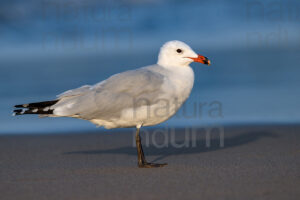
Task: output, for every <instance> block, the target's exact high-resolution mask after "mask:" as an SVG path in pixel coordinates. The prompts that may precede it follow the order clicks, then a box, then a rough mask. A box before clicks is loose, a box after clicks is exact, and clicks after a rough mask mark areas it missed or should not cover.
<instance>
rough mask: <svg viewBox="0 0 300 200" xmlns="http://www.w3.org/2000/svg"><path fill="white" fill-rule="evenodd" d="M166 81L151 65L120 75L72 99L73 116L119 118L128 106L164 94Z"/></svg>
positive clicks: (150, 102)
mask: <svg viewBox="0 0 300 200" xmlns="http://www.w3.org/2000/svg"><path fill="white" fill-rule="evenodd" d="M163 82H164V76H163V75H162V74H160V73H157V72H153V71H151V70H148V69H147V68H141V69H138V70H132V71H126V72H123V73H120V74H116V75H114V76H111V77H110V78H108V79H107V80H105V81H102V82H100V83H99V84H97V85H94V86H92V87H90V88H89V89H88V90H89V91H88V92H86V93H84V94H83V95H80V96H78V97H75V98H72V99H71V100H70V101H72V106H71V107H72V112H70V111H71V110H69V115H76V116H77V117H80V118H83V119H88V120H90V119H101V118H105V119H109V118H117V117H119V116H120V115H121V112H122V110H124V109H127V108H133V107H139V106H142V105H152V104H154V103H155V102H156V101H157V99H159V98H160V95H161V94H162V85H163ZM84 90H85V89H84ZM74 94H76V93H75V92H74ZM67 102H68V101H67ZM67 102H66V103H67Z"/></svg>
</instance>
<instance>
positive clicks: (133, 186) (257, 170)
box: [0, 125, 300, 200]
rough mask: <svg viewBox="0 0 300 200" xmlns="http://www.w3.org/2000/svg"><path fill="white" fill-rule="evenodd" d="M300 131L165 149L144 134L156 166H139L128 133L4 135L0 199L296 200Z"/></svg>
mask: <svg viewBox="0 0 300 200" xmlns="http://www.w3.org/2000/svg"><path fill="white" fill-rule="evenodd" d="M153 130H154V129H153ZM153 130H152V129H149V130H148V131H149V132H151V131H153ZM199 130H200V129H199ZM299 131H300V126H294V125H293V126H270V125H265V126H263V125H260V126H236V127H225V128H224V146H223V147H222V145H221V146H220V140H219V135H218V134H214V133H212V134H211V138H210V143H209V147H207V143H206V142H207V141H206V139H207V138H206V135H205V134H199V135H197V138H196V142H195V141H194V142H192V140H189V142H187V143H184V142H185V140H186V130H184V129H176V130H175V136H176V137H175V143H174V141H171V139H172V138H171V137H170V134H169V136H168V137H169V138H168V140H169V141H168V143H167V144H165V143H164V141H165V137H166V135H165V136H163V135H159V134H156V136H157V137H156V136H155V138H156V139H155V141H153V140H151V141H150V142H149V141H148V140H150V139H147V138H146V139H145V137H148V136H145V133H144V134H143V133H142V136H143V138H144V140H143V142H144V143H145V144H144V145H145V147H144V149H145V154H146V157H147V159H148V160H149V161H155V162H167V163H168V165H167V166H166V167H164V168H157V169H139V168H137V164H136V149H135V147H134V145H133V132H134V130H133V129H123V130H122V131H116V132H113V133H112V132H109V133H107V132H106V131H99V132H93V133H62V134H52V135H51V134H47V135H42V134H41V135H2V136H0V192H1V200H19V199H20V200H21V199H22V200H26V199H30V200H32V199H39V200H43V199H55V200H58V199H64V200H67V199H70V200H77V199H80V200H90V199H91V200H92V199H97V200H99V199H106V200H109V199H143V200H146V199H272V200H274V199H299V198H300V189H299V185H300V159H299V158H300V145H299V141H300V134H299ZM149 135H150V136H151V133H150V134H149ZM149 138H151V137H149ZM170 141H171V142H170ZM147 142H149V145H147V144H146V143H147ZM153 142H154V143H153ZM163 144H165V146H164V145H163ZM179 144H186V146H184V147H178V145H179ZM176 145H177V146H176ZM157 147H161V148H157Z"/></svg>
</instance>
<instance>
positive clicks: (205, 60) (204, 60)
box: [188, 54, 210, 65]
mask: <svg viewBox="0 0 300 200" xmlns="http://www.w3.org/2000/svg"><path fill="white" fill-rule="evenodd" d="M188 58H190V59H192V60H193V61H194V62H199V63H202V64H205V65H210V60H209V59H208V58H206V57H205V56H202V55H200V54H199V55H198V57H197V58H191V57H188Z"/></svg>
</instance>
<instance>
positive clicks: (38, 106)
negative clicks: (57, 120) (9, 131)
mask: <svg viewBox="0 0 300 200" xmlns="http://www.w3.org/2000/svg"><path fill="white" fill-rule="evenodd" d="M58 101H59V100H53V101H43V102H36V103H28V104H21V105H15V106H14V107H15V108H18V109H15V110H14V111H13V115H25V114H39V115H51V114H53V109H51V106H53V105H55V104H56V103H57V102H58Z"/></svg>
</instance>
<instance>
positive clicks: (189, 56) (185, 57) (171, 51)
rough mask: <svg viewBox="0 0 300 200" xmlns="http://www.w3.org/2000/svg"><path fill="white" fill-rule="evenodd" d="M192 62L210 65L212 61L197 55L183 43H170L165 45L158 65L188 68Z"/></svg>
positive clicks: (160, 53)
mask: <svg viewBox="0 0 300 200" xmlns="http://www.w3.org/2000/svg"><path fill="white" fill-rule="evenodd" d="M192 62H199V63H203V64H206V65H210V61H209V60H208V59H207V58H206V57H204V56H202V55H199V54H196V53H195V52H194V51H193V50H192V48H191V47H189V46H188V45H187V44H185V43H184V42H181V41H177V40H174V41H170V42H167V43H165V44H164V45H163V46H162V47H161V48H160V52H159V55H158V61H157V64H159V65H161V66H166V67H168V66H188V65H189V64H190V63H192Z"/></svg>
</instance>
